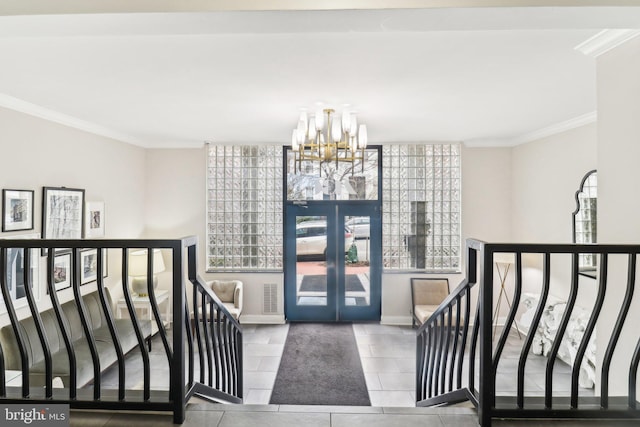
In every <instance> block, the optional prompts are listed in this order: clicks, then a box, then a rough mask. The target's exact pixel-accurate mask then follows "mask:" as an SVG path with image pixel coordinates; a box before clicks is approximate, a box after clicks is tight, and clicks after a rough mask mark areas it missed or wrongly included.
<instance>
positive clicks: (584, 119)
mask: <svg viewBox="0 0 640 427" xmlns="http://www.w3.org/2000/svg"><path fill="white" fill-rule="evenodd" d="M597 120H598V114H597V113H596V112H595V111H593V112H591V113H587V114H583V115H582V116H578V117H574V118H573V119H569V120H566V121H564V122H560V123H556V124H554V125H551V126H547V127H545V128H542V129H538V130H535V131H533V132H529V133H525V134H523V135H520V136H517V137H515V138H485V139H471V140H467V141H464V145H465V146H466V147H470V148H482V147H515V146H517V145H521V144H526V143H527V142H532V141H537V140H538V139H542V138H546V137H548V136H552V135H556V134H559V133H562V132H566V131H568V130H571V129H575V128H577V127H580V126H584V125H588V124H590V123H594V122H596V121H597Z"/></svg>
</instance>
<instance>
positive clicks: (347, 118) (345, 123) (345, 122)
mask: <svg viewBox="0 0 640 427" xmlns="http://www.w3.org/2000/svg"><path fill="white" fill-rule="evenodd" d="M342 130H343V131H345V132H350V130H351V113H350V112H348V111H347V110H345V111H343V112H342Z"/></svg>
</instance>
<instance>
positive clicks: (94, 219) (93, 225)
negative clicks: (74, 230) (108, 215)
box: [84, 202, 105, 239]
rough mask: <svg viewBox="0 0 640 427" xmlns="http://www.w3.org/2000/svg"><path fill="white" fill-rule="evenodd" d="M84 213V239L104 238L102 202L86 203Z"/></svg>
mask: <svg viewBox="0 0 640 427" xmlns="http://www.w3.org/2000/svg"><path fill="white" fill-rule="evenodd" d="M85 213H86V215H85V220H84V223H85V231H84V237H85V238H86V239H93V238H96V237H104V220H105V217H104V202H87V204H86V206H85Z"/></svg>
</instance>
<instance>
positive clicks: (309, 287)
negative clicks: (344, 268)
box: [300, 274, 364, 292]
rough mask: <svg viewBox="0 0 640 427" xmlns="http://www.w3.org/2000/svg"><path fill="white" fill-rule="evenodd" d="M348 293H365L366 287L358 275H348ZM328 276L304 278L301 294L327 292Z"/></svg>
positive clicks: (319, 275)
mask: <svg viewBox="0 0 640 427" xmlns="http://www.w3.org/2000/svg"><path fill="white" fill-rule="evenodd" d="M345 286H346V291H347V292H364V286H362V283H360V279H359V278H358V275H357V274H347V275H346V277H345ZM326 291H327V276H324V275H322V274H310V275H306V276H304V277H303V278H302V283H301V284H300V292H326Z"/></svg>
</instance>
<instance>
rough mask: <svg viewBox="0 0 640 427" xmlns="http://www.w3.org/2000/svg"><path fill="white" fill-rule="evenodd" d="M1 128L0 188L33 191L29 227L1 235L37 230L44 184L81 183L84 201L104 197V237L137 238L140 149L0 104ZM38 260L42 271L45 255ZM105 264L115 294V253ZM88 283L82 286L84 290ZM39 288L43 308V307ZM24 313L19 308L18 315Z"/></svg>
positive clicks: (3, 319)
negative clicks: (32, 212)
mask: <svg viewBox="0 0 640 427" xmlns="http://www.w3.org/2000/svg"><path fill="white" fill-rule="evenodd" d="M0 129H2V132H0V149H1V150H2V153H3V155H2V156H0V170H2V174H1V175H0V188H5V189H20V190H34V191H35V196H34V205H35V206H34V208H35V213H34V230H30V231H17V232H11V233H2V234H1V236H2V237H4V238H10V237H11V236H17V235H21V234H27V233H32V232H40V231H41V219H42V213H41V211H42V187H43V186H51V187H62V186H64V187H69V188H81V189H84V190H85V200H86V201H104V202H105V215H106V221H105V224H106V229H105V233H106V236H105V237H107V238H136V237H139V236H140V235H141V234H142V231H143V227H144V203H145V199H144V194H145V175H146V172H145V157H144V150H143V149H141V148H138V147H134V146H132V145H129V144H125V143H121V142H118V141H115V140H112V139H108V138H104V137H100V136H96V135H92V134H90V133H87V132H83V131H79V130H75V129H71V128H68V127H66V126H62V125H59V124H56V123H52V122H48V121H46V120H43V119H39V118H36V117H33V116H29V115H26V114H23V113H18V112H15V111H12V110H7V109H4V108H0ZM41 261H42V262H41V265H42V267H41V268H40V271H41V273H43V270H44V264H43V263H44V258H42V259H41ZM109 264H110V269H109V277H108V278H107V285H108V286H109V287H110V288H112V289H114V290H115V291H116V292H115V295H114V297H117V295H118V292H119V289H117V290H116V287H117V286H118V285H119V283H120V279H119V276H120V275H119V271H120V269H119V264H118V257H116V256H110V257H109ZM41 285H42V286H44V285H43V283H42V281H41ZM84 288H86V290H85V289H84ZM90 288H91V286H85V287H83V291H85V292H86V291H88V290H89V289H90ZM42 289H43V290H42V291H41V292H40V295H41V302H42V307H48V306H49V304H47V301H44V298H42V297H44V296H45V292H44V287H43V288H42ZM69 291H70V290H69ZM69 291H67V290H65V291H61V292H60V293H59V294H60V295H59V297H60V299H61V300H66V299H68V298H70V297H71V293H70V292H69ZM27 313H28V311H27V310H24V309H22V310H19V315H26V314H27ZM6 321H7V316H6V314H2V315H0V324H2V323H4V322H6Z"/></svg>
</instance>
